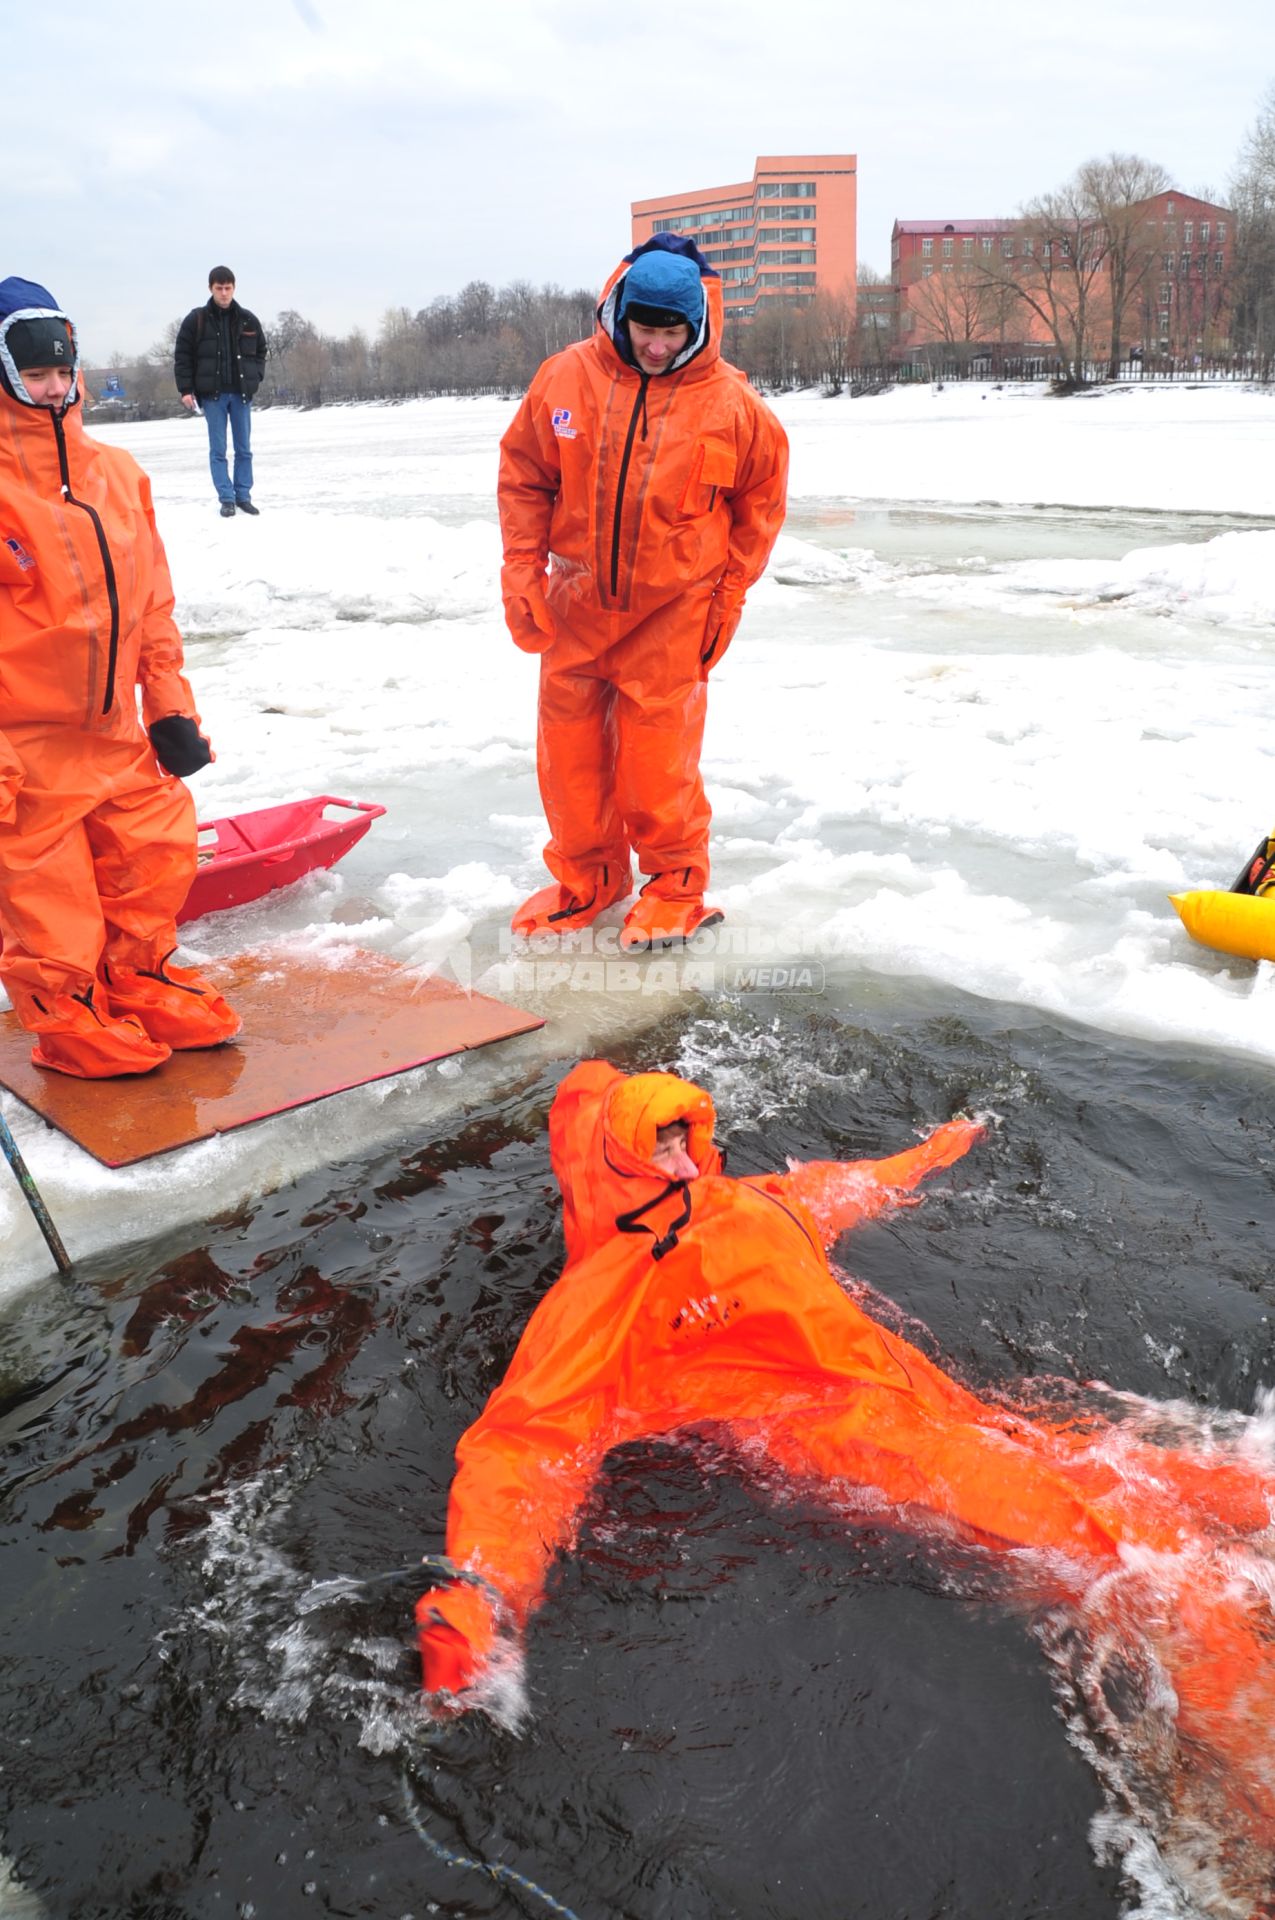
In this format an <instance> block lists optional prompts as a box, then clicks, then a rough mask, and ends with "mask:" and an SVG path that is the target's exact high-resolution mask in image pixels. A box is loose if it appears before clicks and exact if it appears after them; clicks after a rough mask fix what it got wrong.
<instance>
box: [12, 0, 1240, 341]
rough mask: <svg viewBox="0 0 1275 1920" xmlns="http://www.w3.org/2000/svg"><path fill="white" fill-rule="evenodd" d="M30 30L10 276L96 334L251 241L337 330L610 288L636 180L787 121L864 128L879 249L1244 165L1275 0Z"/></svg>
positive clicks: (717, 175)
mask: <svg viewBox="0 0 1275 1920" xmlns="http://www.w3.org/2000/svg"><path fill="white" fill-rule="evenodd" d="M5 11H7V9H6V8H3V7H0V13H3V12H5ZM991 23H995V24H991ZM5 39H6V52H5V103H4V109H3V113H2V114H0V161H2V162H3V175H2V177H3V183H4V197H5V202H6V207H5V219H4V228H3V231H4V236H5V237H4V242H3V251H2V253H0V277H3V275H4V274H6V273H10V272H14V273H20V274H22V275H24V276H25V277H27V278H30V279H34V280H38V281H42V282H44V283H45V284H46V285H48V286H49V287H50V288H51V289H52V291H53V293H54V295H55V296H56V297H57V299H59V300H60V301H61V302H62V304H63V305H64V306H65V307H66V308H67V310H68V311H69V312H70V313H71V314H72V316H73V317H74V318H75V319H76V320H77V322H78V323H79V327H80V331H81V335H82V340H83V347H84V352H85V357H86V359H87V360H88V361H89V362H90V364H97V365H101V364H102V363H103V362H105V361H106V360H108V359H109V357H110V356H111V354H112V353H113V352H115V351H119V352H121V353H125V354H130V353H134V352H138V351H141V350H143V349H145V348H146V347H148V346H150V345H151V343H152V342H154V341H155V340H157V339H159V338H160V337H161V336H162V334H163V332H164V329H165V327H166V326H167V324H168V323H169V322H170V321H171V320H173V319H174V318H177V317H178V316H180V315H181V314H182V313H183V312H185V311H186V309H187V308H189V307H191V306H193V305H194V304H195V303H196V302H197V301H199V300H201V299H203V298H205V297H206V281H207V274H208V269H209V267H210V266H212V265H213V264H214V263H218V262H222V261H225V262H226V263H227V264H229V265H230V266H231V267H232V268H233V269H234V271H235V273H236V275H237V277H238V286H239V294H240V297H241V298H242V299H243V301H244V302H245V304H247V305H248V306H250V307H252V308H253V309H254V310H255V311H256V312H257V313H258V314H259V315H260V317H261V319H262V320H263V321H264V322H265V323H266V325H267V328H268V327H269V323H270V321H271V320H272V318H273V317H274V315H275V314H277V313H279V312H280V311H281V310H282V309H284V308H289V307H291V308H295V309H297V310H298V311H299V312H301V313H303V314H305V315H306V316H307V317H308V318H309V319H311V320H313V321H314V322H315V324H316V325H318V326H319V327H320V328H322V329H323V330H324V331H326V332H335V333H345V332H348V331H349V329H350V328H351V327H353V326H355V325H359V326H362V327H364V328H366V329H368V330H369V331H371V332H373V333H374V332H375V331H376V329H377V327H378V325H379V322H380V318H381V315H382V314H383V313H384V311H385V309H386V308H387V307H392V306H405V307H408V308H410V309H411V310H412V311H415V310H416V309H417V308H419V307H422V306H424V305H426V304H427V303H428V301H430V300H431V299H433V298H434V296H435V295H437V294H446V293H453V292H456V291H458V290H459V288H460V287H462V286H463V285H464V284H465V282H466V281H468V280H472V279H486V280H490V281H492V282H493V283H494V284H496V285H498V286H499V285H503V284H504V283H505V282H507V281H510V280H515V279H526V280H530V281H532V282H533V283H535V284H537V285H538V284H540V283H541V282H543V281H546V280H553V281H557V282H559V283H560V284H561V285H564V286H568V287H574V286H588V287H595V286H596V285H597V284H598V283H599V282H600V281H601V280H602V279H603V277H604V276H605V274H606V272H607V271H608V269H609V268H610V267H611V266H612V265H613V264H614V263H615V261H616V260H617V259H618V258H619V257H620V255H621V254H622V253H624V252H625V251H626V250H627V248H628V244H629V203H630V201H631V200H634V199H641V198H645V197H647V196H651V195H655V194H665V193H675V192H679V191H682V190H683V189H686V188H691V187H701V186H714V185H717V184H719V183H726V182H731V181H737V180H738V181H742V180H747V179H748V178H749V177H750V175H751V173H752V169H753V162H754V159H755V157H756V156H757V154H759V153H787V152H792V153H802V152H804V153H856V154H857V155H858V157H859V258H860V260H861V261H863V262H866V263H868V264H869V265H871V266H874V267H876V268H877V269H879V270H880V271H882V272H885V271H887V270H888V268H889V237H890V227H891V224H892V222H893V221H894V219H895V218H896V217H901V218H905V219H908V218H911V219H917V218H925V217H936V216H943V217H949V216H954V217H966V218H968V217H973V216H990V215H998V214H1002V213H1007V212H1013V211H1014V210H1015V209H1016V208H1017V207H1018V206H1019V205H1020V203H1021V202H1022V201H1023V200H1025V199H1028V198H1030V197H1031V196H1032V195H1033V194H1035V193H1038V192H1042V191H1044V190H1047V189H1048V188H1050V187H1053V186H1056V185H1058V184H1060V183H1061V182H1062V181H1063V180H1065V179H1066V178H1067V176H1068V175H1069V174H1070V173H1071V172H1073V170H1074V169H1075V168H1076V167H1077V166H1078V165H1079V164H1080V163H1081V162H1082V161H1084V160H1086V159H1089V158H1091V157H1092V156H1094V155H1096V154H1102V153H1106V152H1109V151H1111V150H1112V149H1113V148H1114V149H1119V150H1122V151H1127V152H1134V153H1140V154H1142V155H1143V156H1144V157H1146V158H1147V159H1150V160H1155V161H1158V162H1160V164H1161V165H1163V166H1164V167H1166V168H1167V169H1168V171H1169V172H1170V174H1171V175H1172V176H1173V179H1174V183H1175V184H1176V185H1177V186H1179V187H1180V188H1181V189H1182V190H1183V191H1186V192H1193V191H1199V190H1200V189H1202V188H1209V187H1211V188H1213V189H1215V190H1216V191H1217V192H1219V193H1222V194H1224V192H1225V187H1226V181H1227V177H1228V175H1229V173H1230V172H1231V170H1232V168H1233V167H1234V164H1235V160H1236V156H1237V151H1238V148H1239V144H1240V141H1241V139H1242V137H1243V134H1244V132H1245V130H1246V128H1248V127H1249V126H1250V125H1251V123H1252V121H1253V119H1254V117H1255V115H1256V113H1257V111H1258V107H1259V105H1260V102H1261V99H1262V96H1263V94H1264V92H1265V90H1266V88H1267V87H1268V86H1269V85H1270V84H1271V82H1272V81H1273V80H1275V5H1272V0H1212V4H1209V5H1204V4H1201V0H1158V4H1155V5H1153V4H1152V0H1070V4H1068V5H1066V6H1062V7H1058V6H1054V7H1043V6H1029V5H1023V6H1009V5H1005V6H997V7H986V6H982V7H979V6H965V7H960V6H957V5H954V4H952V3H951V0H907V4H897V5H893V6H890V5H880V4H872V5H866V6H865V5H863V4H862V0H860V3H859V4H854V0H620V4H618V5H617V4H616V3H615V0H446V4H442V3H440V0H252V4H251V5H249V6H247V7H243V6H239V7H235V6H211V7H209V6H203V7H196V6H191V5H176V6H175V5H173V4H172V0H116V4H113V5H104V4H102V0H60V4H59V5H58V6H57V7H56V8H55V9H54V10H53V13H51V14H50V15H49V16H48V19H47V20H45V22H44V24H43V25H42V26H37V27H34V28H32V29H31V32H30V34H29V35H24V34H23V33H21V32H18V33H16V34H15V32H14V30H13V25H12V21H11V22H10V28H9V31H8V32H7V33H6V36H5ZM24 49H29V53H28V52H26V51H24ZM24 63H25V64H24Z"/></svg>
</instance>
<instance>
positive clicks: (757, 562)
mask: <svg viewBox="0 0 1275 1920" xmlns="http://www.w3.org/2000/svg"><path fill="white" fill-rule="evenodd" d="M750 398H751V400H752V418H753V432H752V439H751V441H750V443H749V447H748V451H747V453H746V454H745V457H744V460H743V462H742V463H741V465H740V467H739V469H738V471H737V474H736V484H735V487H734V490H733V491H732V493H731V496H730V508H731V521H732V525H731V536H730V557H729V559H728V560H727V562H726V570H725V572H724V573H723V575H722V577H721V579H720V581H719V582H718V585H717V592H718V595H719V597H720V599H721V602H722V605H723V609H724V611H726V612H728V613H729V612H732V611H734V610H735V608H736V607H738V606H739V605H741V604H742V602H743V599H744V595H745V594H746V593H747V592H748V590H749V588H750V587H751V586H753V584H754V583H755V582H756V581H757V580H759V579H760V578H761V576H762V573H763V572H764V571H765V567H766V562H767V560H769V558H770V553H771V549H772V547H773V546H774V544H775V541H776V540H777V539H778V538H779V531H780V528H781V527H782V526H783V524H784V515H785V513H786V512H787V510H788V436H787V434H786V433H785V432H784V430H783V428H782V427H781V426H780V424H779V421H778V420H777V419H776V418H775V416H774V414H773V413H772V412H771V411H770V408H769V407H767V406H766V405H764V403H763V402H762V401H760V400H758V399H757V398H756V397H755V396H752V395H750Z"/></svg>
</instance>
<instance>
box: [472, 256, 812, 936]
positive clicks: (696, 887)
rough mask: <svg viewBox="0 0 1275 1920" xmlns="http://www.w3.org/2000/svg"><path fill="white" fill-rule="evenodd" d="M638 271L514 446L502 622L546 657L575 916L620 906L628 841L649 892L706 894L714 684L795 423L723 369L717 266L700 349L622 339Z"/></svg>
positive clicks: (509, 445)
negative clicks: (634, 350)
mask: <svg viewBox="0 0 1275 1920" xmlns="http://www.w3.org/2000/svg"><path fill="white" fill-rule="evenodd" d="M657 238H658V237H657ZM651 244H654V243H651ZM629 264H630V263H629V261H625V262H624V263H623V264H622V265H621V266H620V267H619V268H617V269H616V272H615V273H614V274H613V275H612V276H611V279H610V280H609V281H608V282H607V286H606V289H605V291H604V293H603V299H602V304H601V306H600V307H599V309H598V326H597V329H596V331H595V332H594V334H593V335H592V337H591V338H590V339H588V340H586V341H582V342H579V343H578V344H577V345H575V346H571V347H568V348H567V349H566V350H565V351H564V352H562V353H558V354H555V355H553V357H552V358H551V359H549V360H546V361H545V363H544V364H543V366H542V367H541V368H540V370H539V371H538V373H537V374H536V376H535V378H534V380H533V381H532V383H531V386H530V388H529V390H528V392H527V396H526V398H525V400H524V401H523V403H522V405H521V406H520V407H519V409H518V412H517V414H516V415H515V416H514V419H513V422H512V424H511V425H510V427H509V429H508V431H507V432H506V434H505V436H504V438H503V440H502V441H501V457H500V482H499V501H500V524H501V533H502V537H503V542H504V567H503V571H502V575H501V581H502V588H503V593H504V602H505V612H506V618H507V620H508V624H509V629H510V632H511V633H512V635H513V638H514V640H515V642H516V643H517V645H518V646H520V647H521V648H523V649H524V651H526V652H530V653H539V654H540V655H541V656H542V657H541V668H540V704H539V722H538V734H537V754H536V766H537V772H538V775H539V781H540V793H541V799H542V801H543V803H544V809H545V814H546V817H547V820H548V824H549V832H550V836H551V837H550V840H549V843H548V845H547V846H546V848H545V863H546V865H547V866H548V868H549V870H550V872H551V873H552V874H553V876H554V878H555V880H556V882H557V883H558V888H559V891H558V894H557V896H556V898H557V899H558V900H560V902H561V908H562V910H563V911H567V910H569V909H570V907H571V906H572V904H573V903H574V904H575V905H576V906H579V907H585V908H588V907H589V906H590V905H592V906H593V907H594V908H595V909H596V910H599V911H600V910H601V907H602V906H605V905H609V904H610V903H611V901H613V900H618V899H623V898H624V896H625V895H626V894H627V893H628V892H629V890H630V884H631V883H630V848H632V849H635V850H636V853H637V856H638V864H639V866H640V867H641V869H642V872H643V873H645V874H647V875H648V876H649V880H648V884H647V886H646V887H645V888H644V889H643V891H644V893H647V894H652V895H655V896H657V897H658V898H660V899H664V900H667V901H676V902H691V903H694V902H698V901H701V900H702V897H703V893H704V889H705V886H706V885H707V881H708V828H709V821H710V818H711V809H710V807H709V804H708V801H707V799H706V797H705V794H704V786H703V782H702V781H701V779H700V771H699V760H700V748H701V744H702V741H703V736H704V716H705V707H706V685H705V682H706V680H707V676H708V671H709V668H710V667H712V666H716V664H717V662H718V661H719V660H720V659H721V657H722V655H723V654H724V653H725V651H726V648H727V646H728V645H729V644H730V640H731V636H732V635H733V633H734V631H735V628H736V627H737V625H738V623H739V618H740V614H741V611H742V609H743V604H744V596H745V595H746V593H747V592H748V590H749V588H750V587H751V586H752V585H753V583H754V582H755V581H756V580H757V579H758V577H759V576H760V574H761V572H762V570H763V568H764V567H765V565H766V561H767V559H768V557H769V555H770V550H771V548H772V546H773V545H774V542H775V539H776V536H777V535H778V533H779V529H780V527H781V525H782V523H783V517H784V507H785V498H786V486H787V473H788V443H787V440H786V438H785V435H784V431H783V428H782V427H781V426H780V424H779V422H778V421H777V420H776V419H775V417H774V415H773V414H772V413H771V412H770V410H769V408H768V407H766V406H765V405H764V404H763V402H762V401H761V400H760V399H759V398H758V396H757V394H756V393H754V391H753V389H752V388H751V387H750V386H749V384H748V381H747V379H746V378H745V377H744V375H743V374H742V373H740V372H739V371H738V370H737V369H736V368H734V367H732V366H730V365H729V364H728V363H727V362H726V361H724V360H723V359H722V358H721V334H722V291H721V281H720V280H719V279H718V277H717V275H716V273H715V272H714V271H713V269H712V268H711V267H705V268H703V270H702V278H703V288H704V294H705V299H706V319H705V322H704V323H703V324H702V329H701V333H702V339H701V341H700V342H699V343H698V344H697V343H696V342H695V341H694V340H693V341H692V342H691V343H690V345H689V346H688V348H687V349H686V352H685V353H684V354H683V355H681V356H679V359H678V360H677V361H675V362H674V364H673V367H672V369H671V370H670V371H669V372H667V373H661V374H659V375H656V376H654V377H651V376H648V375H647V374H645V373H643V372H641V371H640V370H639V369H638V368H637V367H635V366H633V365H631V364H629V362H628V360H627V359H626V358H625V357H624V354H623V353H622V351H621V349H620V347H619V346H617V344H616V340H617V337H619V335H618V328H619V322H618V320H617V318H616V314H617V307H618V293H619V289H620V286H621V283H622V281H623V278H624V275H625V274H626V273H627V271H628V269H629ZM546 567H547V568H548V577H547V579H546V572H545V570H546ZM537 898H539V896H537ZM528 905H529V906H530V905H531V903H530V902H529V903H528ZM548 905H549V907H552V905H553V901H552V900H550V901H549V903H548ZM514 924H515V926H517V925H519V921H518V919H517V918H515V923H514Z"/></svg>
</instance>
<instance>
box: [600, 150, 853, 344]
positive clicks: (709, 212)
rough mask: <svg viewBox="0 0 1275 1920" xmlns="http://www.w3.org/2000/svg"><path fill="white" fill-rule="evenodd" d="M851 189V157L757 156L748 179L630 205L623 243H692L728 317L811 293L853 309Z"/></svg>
mask: <svg viewBox="0 0 1275 1920" xmlns="http://www.w3.org/2000/svg"><path fill="white" fill-rule="evenodd" d="M855 187H856V162H855V156H854V154H852V153H816V154H810V153H780V154H762V155H760V156H759V157H758V160H757V163H756V165H755V166H754V168H753V177H752V179H751V180H745V181H743V182H737V183H735V184H734V185H731V186H725V187H698V188H696V189H694V190H693V191H690V192H686V193H671V194H664V195H662V196H660V197H659V198H658V199H654V200H635V201H634V202H633V203H632V209H631V211H632V218H633V245H634V246H635V247H636V246H640V245H641V243H642V242H643V241H644V240H649V239H650V238H651V236H652V235H653V234H656V233H663V232H670V231H671V232H675V233H684V234H686V235H687V236H688V237H689V238H690V239H692V240H694V242H695V244H696V246H697V247H698V248H699V249H700V252H701V253H702V254H703V255H704V257H705V259H706V260H707V261H708V262H709V264H710V266H713V267H716V269H717V271H718V272H719V273H720V274H721V276H722V289H723V293H724V296H725V302H726V312H727V316H728V318H729V317H731V316H735V317H738V318H740V319H750V318H751V317H752V315H753V314H754V313H756V311H757V308H758V306H759V305H760V304H761V303H763V302H764V301H767V300H776V299H778V300H808V299H809V298H810V297H811V296H812V295H813V294H814V293H816V292H828V293H834V294H838V295H842V294H844V295H845V296H846V297H847V298H849V299H850V300H851V301H853V299H854V281H855V245H856V235H855V209H856V199H855Z"/></svg>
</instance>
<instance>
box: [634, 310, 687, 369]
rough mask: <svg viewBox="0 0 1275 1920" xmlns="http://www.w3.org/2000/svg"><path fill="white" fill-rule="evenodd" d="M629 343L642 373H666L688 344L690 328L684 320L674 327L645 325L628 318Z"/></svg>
mask: <svg viewBox="0 0 1275 1920" xmlns="http://www.w3.org/2000/svg"><path fill="white" fill-rule="evenodd" d="M628 328H629V345H630V346H631V347H632V349H633V358H634V359H635V360H636V361H637V363H638V365H639V367H641V369H642V371H643V373H649V374H657V373H667V372H668V370H669V368H670V367H671V366H672V364H673V362H674V361H675V360H676V358H677V356H678V354H679V353H681V352H682V350H683V348H685V347H687V346H689V345H690V339H691V330H690V327H689V326H688V325H687V323H686V322H685V321H683V322H682V323H681V325H680V326H676V327H647V326H644V325H643V324H642V322H641V321H640V320H634V319H632V318H630V320H629V322H628Z"/></svg>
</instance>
